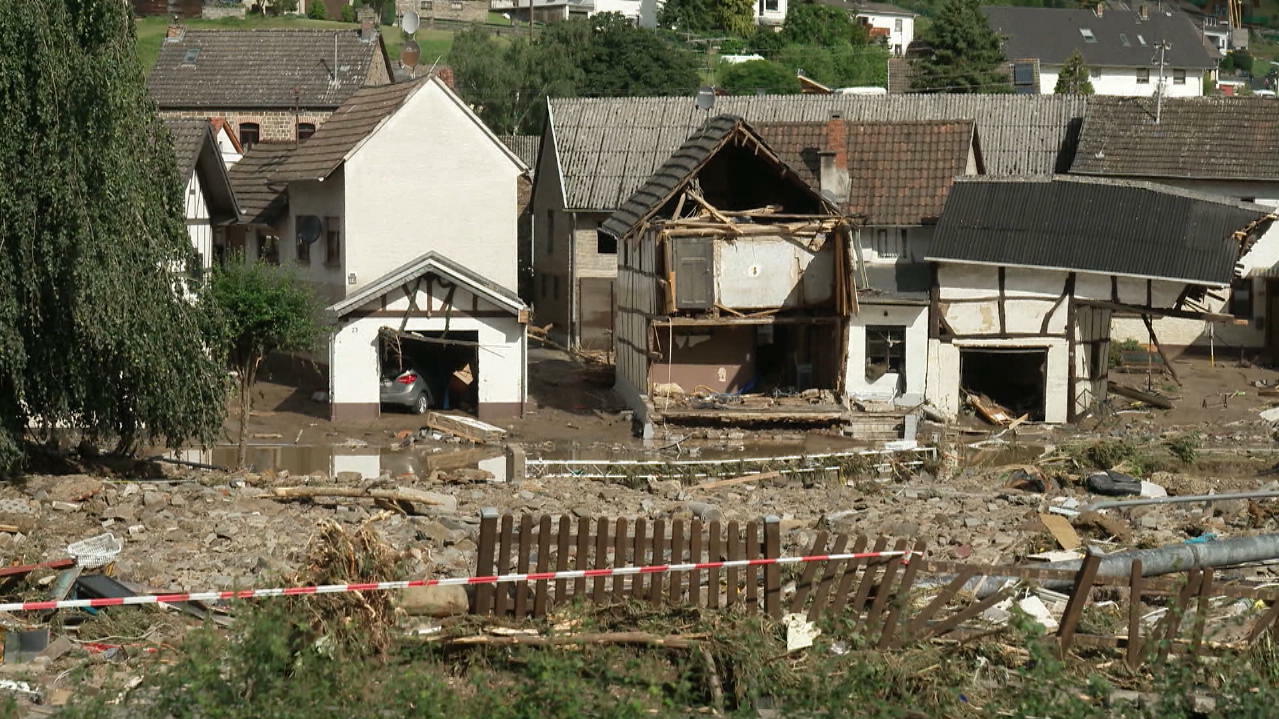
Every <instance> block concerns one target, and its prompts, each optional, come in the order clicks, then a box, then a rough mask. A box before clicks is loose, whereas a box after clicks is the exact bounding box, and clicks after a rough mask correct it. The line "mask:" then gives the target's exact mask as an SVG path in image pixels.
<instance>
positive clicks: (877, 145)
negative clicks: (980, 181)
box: [756, 121, 973, 226]
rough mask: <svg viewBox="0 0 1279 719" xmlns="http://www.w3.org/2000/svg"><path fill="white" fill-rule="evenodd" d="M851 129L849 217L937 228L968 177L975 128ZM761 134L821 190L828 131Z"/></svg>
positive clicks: (807, 127)
mask: <svg viewBox="0 0 1279 719" xmlns="http://www.w3.org/2000/svg"><path fill="white" fill-rule="evenodd" d="M845 126H846V129H847V143H846V148H845V150H846V156H847V158H848V162H847V166H848V177H849V181H850V182H849V185H850V189H849V196H848V200H847V204H846V206H845V208H844V209H845V211H847V212H848V213H849V214H853V215H860V216H863V217H865V218H866V219H865V222H866V224H867V225H877V226H909V225H922V224H928V223H932V222H935V221H936V220H937V217H938V216H939V215H940V214H941V209H942V206H943V205H944V204H945V203H946V194H947V193H948V192H949V191H950V186H951V184H952V183H953V182H954V179H955V177H956V176H958V175H963V174H964V173H965V171H966V170H967V166H968V154H969V150H970V148H971V147H972V144H973V123H972V122H971V121H957V122H848V123H845ZM756 129H757V130H758V131H759V134H760V136H762V137H763V138H764V141H765V142H767V143H768V145H769V147H772V148H773V150H774V151H775V152H777V154H778V155H779V156H781V158H782V160H784V161H785V162H786V163H787V164H788V165H790V166H791V167H792V168H794V169H795V171H796V172H797V173H799V175H800V177H802V178H804V181H805V182H808V183H809V184H810V185H812V186H814V187H817V186H818V185H819V184H820V173H821V161H820V157H819V154H818V153H820V152H821V151H822V149H823V147H824V145H825V135H826V132H825V129H826V124H825V123H819V122H805V123H777V124H762V125H759V126H757V127H756ZM831 149H837V148H831Z"/></svg>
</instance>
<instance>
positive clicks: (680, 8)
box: [657, 0, 755, 37]
mask: <svg viewBox="0 0 1279 719" xmlns="http://www.w3.org/2000/svg"><path fill="white" fill-rule="evenodd" d="M657 22H658V24H659V25H661V26H662V27H665V28H670V29H672V30H681V31H684V32H695V33H716V34H718V33H726V34H728V35H733V36H736V37H747V36H748V35H750V34H752V33H753V32H754V31H755V2H754V0H666V4H665V5H663V6H662V9H661V10H660V11H659V12H658V14H657Z"/></svg>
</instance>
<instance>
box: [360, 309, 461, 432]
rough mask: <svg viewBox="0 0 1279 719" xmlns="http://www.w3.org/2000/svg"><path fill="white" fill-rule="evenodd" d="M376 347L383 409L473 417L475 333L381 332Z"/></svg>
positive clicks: (390, 330)
mask: <svg viewBox="0 0 1279 719" xmlns="http://www.w3.org/2000/svg"><path fill="white" fill-rule="evenodd" d="M379 343H380V346H381V351H380V357H379V367H380V370H379V373H380V377H379V380H380V383H381V384H380V386H381V400H382V407H383V409H403V410H408V411H411V412H422V411H424V410H426V409H446V410H460V411H463V412H467V413H469V414H476V413H477V410H478V407H479V379H480V376H479V362H478V359H479V355H478V352H479V332H477V331H474V330H470V331H451V332H443V331H419V332H399V331H396V330H392V329H390V328H384V329H383V330H382V333H381V335H380V336H379Z"/></svg>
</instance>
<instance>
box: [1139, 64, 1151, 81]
mask: <svg viewBox="0 0 1279 719" xmlns="http://www.w3.org/2000/svg"><path fill="white" fill-rule="evenodd" d="M1137 84H1138V85H1149V84H1150V68H1148V67H1139V68H1137Z"/></svg>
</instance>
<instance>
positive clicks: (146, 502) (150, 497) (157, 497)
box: [142, 491, 169, 507]
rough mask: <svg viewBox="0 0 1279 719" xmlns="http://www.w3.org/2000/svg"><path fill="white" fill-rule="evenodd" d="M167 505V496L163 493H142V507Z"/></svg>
mask: <svg viewBox="0 0 1279 719" xmlns="http://www.w3.org/2000/svg"><path fill="white" fill-rule="evenodd" d="M168 503H169V495H167V494H165V493H164V492H152V491H147V492H143V493H142V506H144V507H161V506H164V505H166V504H168Z"/></svg>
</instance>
